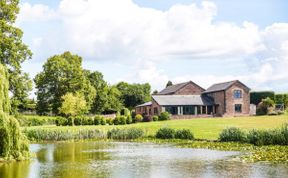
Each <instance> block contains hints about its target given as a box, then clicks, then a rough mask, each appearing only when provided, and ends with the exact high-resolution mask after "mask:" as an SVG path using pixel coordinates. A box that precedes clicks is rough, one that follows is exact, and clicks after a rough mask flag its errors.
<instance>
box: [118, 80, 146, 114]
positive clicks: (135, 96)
mask: <svg viewBox="0 0 288 178" xmlns="http://www.w3.org/2000/svg"><path fill="white" fill-rule="evenodd" d="M116 87H117V89H118V90H119V91H120V92H121V100H122V101H123V103H124V106H125V107H126V108H129V109H132V108H134V107H135V106H136V105H139V104H142V103H144V102H147V101H149V100H151V95H150V93H151V86H150V84H148V83H145V84H128V83H126V82H120V83H118V84H117V85H116Z"/></svg>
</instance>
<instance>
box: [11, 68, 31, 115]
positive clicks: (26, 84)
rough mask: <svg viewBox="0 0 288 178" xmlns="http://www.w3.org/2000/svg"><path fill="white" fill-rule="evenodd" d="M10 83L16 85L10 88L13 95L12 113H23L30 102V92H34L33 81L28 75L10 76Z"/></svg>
mask: <svg viewBox="0 0 288 178" xmlns="http://www.w3.org/2000/svg"><path fill="white" fill-rule="evenodd" d="M10 81H12V82H13V83H14V85H12V86H10V91H11V92H12V93H13V95H12V97H11V110H12V113H17V112H18V110H20V111H22V110H23V109H24V108H25V105H27V103H28V102H29V98H28V95H29V92H30V91H31V90H32V81H31V80H30V78H29V75H28V74H27V73H23V75H13V73H12V74H11V75H10Z"/></svg>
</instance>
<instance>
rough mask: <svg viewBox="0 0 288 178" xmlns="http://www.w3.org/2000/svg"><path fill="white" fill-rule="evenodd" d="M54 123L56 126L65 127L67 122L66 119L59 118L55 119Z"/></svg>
mask: <svg viewBox="0 0 288 178" xmlns="http://www.w3.org/2000/svg"><path fill="white" fill-rule="evenodd" d="M55 123H56V125H57V126H66V125H67V123H68V121H67V119H66V118H64V117H60V116H59V117H57V118H56V121H55Z"/></svg>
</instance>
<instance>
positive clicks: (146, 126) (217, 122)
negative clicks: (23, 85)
mask: <svg viewBox="0 0 288 178" xmlns="http://www.w3.org/2000/svg"><path fill="white" fill-rule="evenodd" d="M284 123H288V116H287V115H278V116H252V117H231V118H201V119H189V120H169V121H157V122H144V123H143V122H142V123H136V124H130V125H117V126H116V125H110V126H109V125H105V126H32V127H24V129H26V130H30V129H36V130H39V129H40V130H46V129H48V130H50V129H52V130H53V129H57V130H64V131H65V130H66V129H69V130H73V131H75V132H76V131H79V130H83V129H97V130H99V131H102V132H107V131H108V130H111V129H113V128H130V127H133V128H141V129H143V130H144V132H145V136H154V135H155V133H156V131H157V130H158V129H159V128H161V127H169V128H173V129H189V130H191V131H192V132H193V134H194V136H195V138H196V139H207V140H217V139H218V136H219V133H220V132H221V131H222V130H223V129H225V128H227V127H238V128H241V129H243V130H251V129H269V128H276V127H280V126H281V125H283V124H284Z"/></svg>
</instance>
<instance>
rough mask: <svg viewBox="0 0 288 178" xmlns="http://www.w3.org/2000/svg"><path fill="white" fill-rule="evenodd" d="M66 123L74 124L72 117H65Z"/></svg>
mask: <svg viewBox="0 0 288 178" xmlns="http://www.w3.org/2000/svg"><path fill="white" fill-rule="evenodd" d="M67 125H70V126H72V125H74V117H72V116H70V117H68V118H67Z"/></svg>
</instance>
